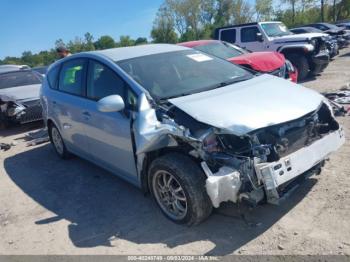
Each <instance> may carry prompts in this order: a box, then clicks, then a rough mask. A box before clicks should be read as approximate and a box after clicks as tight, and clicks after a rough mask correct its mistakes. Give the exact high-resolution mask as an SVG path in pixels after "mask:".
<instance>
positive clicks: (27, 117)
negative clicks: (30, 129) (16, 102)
mask: <svg viewBox="0 0 350 262" xmlns="http://www.w3.org/2000/svg"><path fill="white" fill-rule="evenodd" d="M22 105H24V106H25V107H26V109H25V114H23V115H22V116H21V117H20V119H19V121H20V123H21V124H24V123H28V122H33V121H37V120H41V119H42V107H41V104H40V100H39V99H38V100H34V101H28V102H23V103H22Z"/></svg>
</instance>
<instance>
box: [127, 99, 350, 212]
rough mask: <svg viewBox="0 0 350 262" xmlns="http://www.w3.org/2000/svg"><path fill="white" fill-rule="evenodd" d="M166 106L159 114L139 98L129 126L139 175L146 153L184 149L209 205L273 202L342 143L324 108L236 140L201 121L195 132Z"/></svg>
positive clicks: (234, 137)
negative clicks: (200, 176)
mask: <svg viewBox="0 0 350 262" xmlns="http://www.w3.org/2000/svg"><path fill="white" fill-rule="evenodd" d="M172 107H173V105H171V106H170V107H169V108H170V109H171V108H172ZM169 108H167V109H166V110H163V109H164V108H162V110H160V111H161V114H159V105H151V103H150V102H149V100H148V98H147V97H146V95H144V94H143V95H141V97H140V100H139V111H138V112H135V114H134V116H133V120H134V121H133V122H132V130H133V133H134V139H135V152H136V162H137V169H138V173H139V177H140V178H141V177H142V174H143V172H144V171H146V173H147V170H143V169H144V167H145V165H144V162H145V159H146V156H147V154H148V153H150V152H153V151H156V150H162V149H169V148H186V150H183V152H184V153H185V154H186V153H187V154H188V155H190V156H191V157H192V158H194V159H196V160H197V162H198V164H200V165H201V167H202V169H203V172H204V173H205V174H206V176H207V180H206V191H207V193H208V195H209V197H210V199H211V201H212V204H213V206H214V207H219V205H220V203H221V202H224V201H232V202H237V201H241V200H246V201H248V202H250V203H251V204H253V205H256V204H257V203H259V202H260V201H261V200H262V199H264V197H266V199H267V201H268V202H270V203H276V199H278V198H279V197H280V196H281V194H280V192H279V188H280V187H281V185H283V186H284V185H286V184H288V183H289V182H290V181H293V180H294V179H295V178H296V177H298V176H299V175H301V174H302V173H303V172H306V171H307V170H308V169H310V168H312V167H313V166H315V165H317V164H318V163H320V162H322V161H323V160H324V159H325V158H326V157H328V155H329V154H330V153H331V152H333V151H335V150H337V149H338V148H339V147H340V146H341V145H342V143H343V142H344V136H343V135H342V133H341V127H339V125H338V124H337V123H335V122H334V121H335V120H334V117H333V115H331V112H330V111H328V109H327V108H328V106H327V107H325V106H320V107H319V108H318V109H317V110H316V111H315V112H314V113H312V114H311V115H310V114H309V115H307V116H305V117H302V118H300V119H297V120H293V121H292V122H291V121H289V122H286V123H282V124H279V125H276V126H271V127H268V128H264V129H263V130H257V131H253V132H250V133H249V134H245V135H241V136H239V135H237V134H235V133H233V132H232V133H230V130H227V129H219V128H216V127H213V126H210V125H207V124H205V125H204V126H203V123H201V124H200V125H198V123H197V125H196V127H198V126H199V127H200V130H198V128H197V129H195V128H193V126H192V128H191V126H187V125H188V122H186V121H182V120H181V119H179V118H178V117H175V118H174V117H173V116H174V114H172V113H171V110H170V109H169ZM168 109H169V110H168ZM179 123H183V124H184V125H186V127H185V126H183V125H181V124H179ZM185 123H186V124H185ZM199 123H200V122H199ZM262 142H263V143H262ZM281 143H282V144H281ZM331 144H333V145H334V146H330V145H331ZM281 145H283V147H281ZM281 148H282V149H283V150H282V149H281ZM321 149H322V150H321ZM288 150H289V151H288ZM302 159H304V161H301V160H302ZM280 166H281V167H280ZM276 168H277V169H276ZM266 170H267V171H268V172H267V171H266ZM281 170H283V171H284V172H283V173H281V172H280V171H281Z"/></svg>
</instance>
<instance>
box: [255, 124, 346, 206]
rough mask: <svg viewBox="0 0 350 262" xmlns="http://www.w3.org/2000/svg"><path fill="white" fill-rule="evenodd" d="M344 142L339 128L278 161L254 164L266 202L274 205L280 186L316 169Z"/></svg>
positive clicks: (342, 133)
mask: <svg viewBox="0 0 350 262" xmlns="http://www.w3.org/2000/svg"><path fill="white" fill-rule="evenodd" d="M344 142H345V137H344V132H343V130H342V128H340V129H339V130H337V131H334V132H332V133H330V134H328V135H326V136H324V137H323V138H321V139H319V140H317V141H315V142H313V143H312V144H311V145H309V146H307V147H304V148H301V149H299V150H298V151H296V152H294V153H291V154H290V155H288V156H285V157H283V158H281V159H280V160H278V161H275V162H270V163H261V164H256V166H255V169H256V173H257V175H258V177H260V178H261V179H262V181H263V182H264V186H265V191H266V195H267V200H268V202H269V203H272V204H276V203H277V202H278V199H279V198H280V194H279V192H278V189H279V188H280V187H281V186H283V185H284V184H285V183H287V182H289V181H291V180H293V179H295V178H297V177H298V176H300V175H301V174H303V173H305V172H307V171H310V170H312V169H313V168H314V167H317V166H318V165H319V164H320V163H322V162H323V161H324V160H325V159H326V158H327V157H328V155H329V154H330V153H332V152H334V151H336V150H337V149H338V148H340V147H341V145H342V144H344Z"/></svg>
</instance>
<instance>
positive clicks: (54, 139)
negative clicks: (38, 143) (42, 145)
mask: <svg viewBox="0 0 350 262" xmlns="http://www.w3.org/2000/svg"><path fill="white" fill-rule="evenodd" d="M49 137H50V142H51V144H52V146H53V147H54V149H55V151H56V153H57V155H58V156H59V157H60V158H62V159H68V158H70V156H71V154H70V153H69V152H68V150H67V148H66V145H65V144H64V141H63V139H62V136H61V134H60V131H59V130H58V128H57V127H56V126H55V125H54V124H51V125H49ZM59 144H60V145H59Z"/></svg>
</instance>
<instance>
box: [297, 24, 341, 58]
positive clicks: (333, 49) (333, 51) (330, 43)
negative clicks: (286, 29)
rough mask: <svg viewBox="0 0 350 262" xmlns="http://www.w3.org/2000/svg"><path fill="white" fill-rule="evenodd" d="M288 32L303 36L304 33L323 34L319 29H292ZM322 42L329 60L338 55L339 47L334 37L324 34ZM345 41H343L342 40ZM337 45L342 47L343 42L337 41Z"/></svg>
mask: <svg viewBox="0 0 350 262" xmlns="http://www.w3.org/2000/svg"><path fill="white" fill-rule="evenodd" d="M290 31H291V32H292V33H294V34H305V33H323V31H321V30H320V29H317V28H314V27H311V26H310V27H307V26H305V27H297V28H292V29H290ZM324 40H325V43H326V47H327V50H328V52H329V56H330V57H331V58H333V57H335V56H336V55H338V54H339V46H338V41H337V38H336V37H334V36H330V35H329V34H324ZM342 40H343V41H345V40H344V39H342ZM339 42H340V43H339V44H340V45H341V46H342V45H343V42H342V41H340V40H339Z"/></svg>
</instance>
